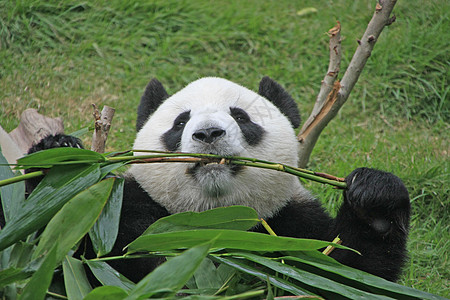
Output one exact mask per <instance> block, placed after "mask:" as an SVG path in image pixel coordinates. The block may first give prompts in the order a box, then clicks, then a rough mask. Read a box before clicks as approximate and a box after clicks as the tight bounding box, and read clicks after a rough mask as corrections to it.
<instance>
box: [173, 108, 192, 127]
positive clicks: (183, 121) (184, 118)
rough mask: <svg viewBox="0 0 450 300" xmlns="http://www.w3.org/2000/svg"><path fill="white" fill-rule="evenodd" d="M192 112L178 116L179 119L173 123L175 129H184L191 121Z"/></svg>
mask: <svg viewBox="0 0 450 300" xmlns="http://www.w3.org/2000/svg"><path fill="white" fill-rule="evenodd" d="M189 118H190V111H185V112H184V113H181V114H180V115H178V117H177V118H176V119H175V121H173V127H174V128H176V129H182V128H184V126H186V123H187V122H188V121H189Z"/></svg>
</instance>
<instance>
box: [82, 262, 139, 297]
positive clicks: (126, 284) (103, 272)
mask: <svg viewBox="0 0 450 300" xmlns="http://www.w3.org/2000/svg"><path fill="white" fill-rule="evenodd" d="M85 262H86V263H87V265H88V266H89V268H90V269H91V271H92V273H93V274H94V276H95V277H96V278H97V279H98V281H100V282H101V283H102V284H103V285H113V286H117V287H120V288H121V289H123V290H126V291H128V290H130V289H132V288H134V286H135V284H134V283H133V282H131V281H130V280H129V279H127V278H126V277H125V276H123V275H122V274H120V273H119V272H117V271H116V270H115V269H113V268H112V267H111V266H110V265H109V264H107V263H105V262H103V261H95V260H86V261H85Z"/></svg>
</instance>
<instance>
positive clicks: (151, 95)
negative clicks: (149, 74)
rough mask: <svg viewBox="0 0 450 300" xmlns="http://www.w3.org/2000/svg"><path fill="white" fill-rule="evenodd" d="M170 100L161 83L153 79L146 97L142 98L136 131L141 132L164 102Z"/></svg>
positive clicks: (148, 85) (146, 90) (146, 91)
mask: <svg viewBox="0 0 450 300" xmlns="http://www.w3.org/2000/svg"><path fill="white" fill-rule="evenodd" d="M167 98H169V94H167V92H166V90H165V89H164V87H163V85H162V83H161V82H159V81H158V80H157V79H155V78H153V79H152V80H150V82H149V83H148V84H147V87H146V88H145V92H144V95H142V97H141V102H140V103H139V107H138V110H137V120H136V131H139V130H141V128H142V126H144V124H145V122H147V120H148V117H149V116H150V115H151V114H152V113H153V112H154V111H155V110H156V109H157V108H158V107H159V106H160V105H161V103H163V101H164V100H166V99H167Z"/></svg>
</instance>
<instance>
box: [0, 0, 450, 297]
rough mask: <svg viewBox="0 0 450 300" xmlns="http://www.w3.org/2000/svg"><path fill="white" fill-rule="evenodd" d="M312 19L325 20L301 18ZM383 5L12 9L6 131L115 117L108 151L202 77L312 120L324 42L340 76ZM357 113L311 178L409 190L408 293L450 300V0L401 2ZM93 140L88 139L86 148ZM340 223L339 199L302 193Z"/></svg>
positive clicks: (46, 5)
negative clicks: (382, 176) (261, 92)
mask: <svg viewBox="0 0 450 300" xmlns="http://www.w3.org/2000/svg"><path fill="white" fill-rule="evenodd" d="M307 7H315V8H316V9H317V12H316V13H311V14H308V15H303V16H299V15H297V11H299V10H301V9H303V8H307ZM373 7H374V1H368V0H364V1H350V0H346V1H324V0H322V1H312V0H308V1H290V0H284V1H256V0H254V1H237V0H236V1H227V2H214V1H177V2H174V1H151V2H150V1H142V2H139V3H135V2H133V1H129V0H127V1H120V0H113V1H95V2H76V1H45V2H44V1H37V0H23V1H2V2H0V102H1V107H0V124H1V126H2V127H3V128H5V129H6V130H7V131H10V130H12V129H14V128H15V127H16V126H17V125H18V123H19V117H20V113H21V112H22V111H23V110H25V109H26V108H36V109H38V110H39V111H40V112H41V113H42V114H45V115H47V116H51V117H57V116H60V117H62V118H63V119H64V121H65V126H66V132H69V133H70V132H73V131H76V130H78V129H80V128H83V127H86V126H90V125H91V124H92V116H91V114H92V108H91V103H96V104H97V105H98V106H99V107H102V106H103V105H109V106H112V107H114V108H115V109H116V115H115V118H114V121H113V128H112V131H111V133H110V138H109V141H108V147H109V149H110V150H112V149H115V150H124V149H127V148H129V147H130V145H131V144H132V142H133V139H134V123H135V111H136V108H137V105H138V102H139V98H140V95H141V94H142V92H143V89H144V87H145V85H146V83H147V82H148V81H149V79H150V78H152V77H156V78H158V79H159V80H160V81H161V82H163V84H164V85H165V86H166V88H167V90H168V91H169V92H170V93H174V92H176V91H177V90H178V89H180V88H181V87H182V86H184V85H186V84H187V83H188V82H190V81H192V80H194V79H197V78H199V77H203V76H219V77H225V78H228V79H230V80H232V81H235V82H238V83H240V84H242V85H244V86H247V87H249V88H252V89H257V86H258V82H259V80H260V79H261V77H262V76H263V75H269V76H271V77H273V78H274V79H276V80H277V81H279V82H280V83H281V84H283V85H284V86H285V87H286V89H287V90H289V91H290V92H291V94H292V95H293V96H294V98H295V99H298V103H299V107H300V109H301V113H302V117H303V119H306V117H307V116H308V114H309V111H310V110H311V109H312V106H313V102H314V99H315V96H316V94H317V92H318V90H319V86H320V81H321V79H322V77H323V76H324V72H325V71H326V68H327V64H328V53H327V36H326V34H325V32H326V31H327V30H328V29H330V28H331V27H333V26H334V25H335V21H336V20H339V21H340V22H341V23H342V35H343V41H342V46H343V51H344V55H343V62H342V65H341V69H342V70H344V69H345V67H346V66H347V65H348V62H349V61H350V59H351V56H352V54H353V51H354V50H355V48H356V46H357V43H356V39H358V38H360V36H361V35H362V33H363V32H364V29H365V27H366V25H367V22H368V21H369V20H370V18H371V16H372V12H373ZM394 11H395V14H396V16H397V21H396V22H395V23H394V24H393V25H391V26H390V27H389V28H387V29H385V31H384V32H383V33H382V35H381V37H380V39H379V41H378V43H377V45H376V47H375V51H374V52H373V54H372V57H371V58H370V59H369V62H368V64H367V65H366V68H365V70H364V72H363V73H362V75H361V78H360V80H359V82H358V83H357V85H356V87H355V89H354V90H353V92H352V94H351V96H350V98H349V100H348V103H347V104H346V105H345V106H344V107H343V109H342V111H341V112H340V114H339V115H338V117H337V118H336V119H335V120H333V121H332V123H331V124H330V125H329V127H328V128H327V129H326V130H325V131H324V132H323V134H322V136H321V138H320V140H319V142H318V144H317V146H316V148H315V149H314V152H313V154H312V158H311V161H310V168H311V169H315V170H321V171H325V172H327V173H330V174H335V175H338V176H345V175H346V174H348V173H349V172H351V170H352V169H354V168H356V167H359V166H368V167H374V168H379V169H384V170H387V171H391V172H394V173H395V174H397V175H398V176H399V177H401V178H402V179H403V180H404V181H405V183H406V185H407V186H408V188H409V191H410V194H411V199H412V206H413V216H412V226H411V234H410V242H409V250H410V257H411V259H410V262H409V264H408V265H407V266H406V268H405V271H404V274H403V276H402V278H401V281H400V282H401V283H402V284H405V285H408V286H412V287H415V288H418V289H421V290H424V291H428V292H432V293H436V294H439V295H442V296H445V297H450V279H449V278H450V272H449V270H450V262H449V259H450V257H449V256H450V254H449V252H450V251H449V250H450V245H449V240H450V233H449V232H450V216H449V206H450V201H449V198H450V193H449V186H450V178H449V177H450V176H449V150H450V146H449V139H448V132H449V130H450V125H449V123H450V112H449V109H450V108H449V100H448V99H449V96H448V94H449V93H448V92H449V85H448V78H449V76H448V75H449V74H448V72H449V71H448V70H449V56H448V53H449V50H450V49H449V44H448V40H449V39H450V34H449V32H448V28H449V26H450V24H449V23H450V22H449V11H450V4H449V3H448V1H446V0H432V1H419V0H412V1H399V3H398V4H397V6H396V8H395V10H394ZM85 142H87V143H88V142H89V137H86V138H85ZM306 185H307V186H308V187H309V188H311V189H312V190H313V191H314V192H315V193H316V194H317V195H318V196H319V197H320V198H321V199H323V200H324V203H325V205H326V206H327V207H328V208H329V209H330V210H331V211H335V209H336V207H337V206H338V204H339V201H340V196H339V193H336V192H335V191H333V190H330V189H329V188H324V187H322V186H320V185H318V184H315V183H306Z"/></svg>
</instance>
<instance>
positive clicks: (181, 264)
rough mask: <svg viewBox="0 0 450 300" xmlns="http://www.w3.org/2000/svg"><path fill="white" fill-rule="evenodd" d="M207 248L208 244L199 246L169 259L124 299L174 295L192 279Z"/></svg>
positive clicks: (206, 252)
mask: <svg viewBox="0 0 450 300" xmlns="http://www.w3.org/2000/svg"><path fill="white" fill-rule="evenodd" d="M209 248H210V245H209V244H203V245H199V246H196V247H193V248H191V249H189V250H186V251H184V252H183V253H182V254H181V255H179V256H177V257H174V258H171V259H170V260H168V261H167V262H165V263H164V264H162V265H160V266H159V267H158V268H156V269H155V270H154V271H153V272H151V273H150V274H148V275H147V276H145V278H144V279H142V280H141V281H140V282H139V283H138V284H137V285H136V287H134V288H133V289H132V290H131V291H130V295H129V296H128V297H127V298H126V299H128V300H130V299H144V298H148V297H150V296H152V295H155V294H160V293H162V294H163V295H164V296H165V297H169V296H173V295H175V293H176V292H178V290H180V289H181V288H182V287H183V286H184V285H185V284H186V282H187V281H188V280H189V278H191V277H192V275H193V274H194V272H195V270H196V269H197V268H198V266H199V265H200V263H201V262H202V260H203V259H204V258H205V257H206V255H207V254H208V251H209Z"/></svg>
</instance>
